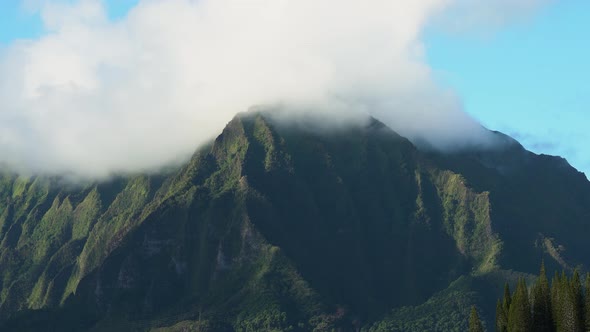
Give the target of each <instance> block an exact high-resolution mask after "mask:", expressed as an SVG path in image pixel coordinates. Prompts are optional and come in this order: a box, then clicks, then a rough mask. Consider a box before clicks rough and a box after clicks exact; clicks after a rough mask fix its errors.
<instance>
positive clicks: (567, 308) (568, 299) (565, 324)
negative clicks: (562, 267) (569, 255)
mask: <svg viewBox="0 0 590 332" xmlns="http://www.w3.org/2000/svg"><path fill="white" fill-rule="evenodd" d="M578 283H579V275H578ZM580 288H581V286H580ZM576 289H577V286H575V282H574V278H572V280H571V281H570V280H568V278H567V276H566V275H565V272H563V273H562V276H561V278H560V281H559V302H558V305H559V306H560V307H561V308H560V310H559V314H560V318H559V320H560V322H559V324H558V326H557V330H558V331H568V332H582V324H581V323H582V319H581V315H580V307H579V306H578V303H577V294H576Z"/></svg>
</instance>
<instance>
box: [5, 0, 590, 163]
mask: <svg viewBox="0 0 590 332" xmlns="http://www.w3.org/2000/svg"><path fill="white" fill-rule="evenodd" d="M105 3H106V5H107V8H108V13H109V16H110V18H111V19H114V20H116V19H118V18H121V17H123V16H125V14H126V13H127V11H128V10H129V9H130V8H132V7H133V6H134V5H135V4H136V3H137V0H108V1H105ZM0 9H1V10H0V48H1V47H2V46H7V45H9V44H10V43H11V42H13V41H14V40H16V39H26V38H35V37H38V36H40V35H42V33H43V27H42V24H41V20H40V17H39V15H38V14H37V13H35V12H32V11H27V10H25V9H24V8H23V6H22V5H21V1H19V0H7V1H3V2H2V5H1V7H0ZM588 13H590V1H587V0H567V1H554V2H551V3H550V4H549V5H546V6H544V7H542V8H541V9H540V10H538V11H537V12H535V13H534V14H532V15H531V16H530V17H528V18H526V19H523V20H520V21H518V22H513V23H511V24H509V25H505V26H502V27H499V28H494V29H493V30H490V31H482V30H481V29H479V30H476V31H461V32H449V31H448V30H444V29H437V28H435V27H434V26H432V27H430V28H428V29H427V30H426V31H425V32H424V39H423V40H424V42H425V46H426V57H427V63H428V65H429V66H430V67H431V68H432V69H433V70H434V72H435V76H436V80H437V81H438V83H439V84H441V85H444V86H447V87H449V88H451V89H452V90H454V91H455V92H456V94H457V95H458V96H459V97H460V99H461V100H462V102H463V105H464V108H465V110H466V111H467V112H468V113H469V114H471V115H472V116H473V117H474V118H476V119H477V120H479V121H480V122H481V123H482V124H483V125H485V126H486V127H488V128H490V129H494V130H499V131H502V132H505V133H507V134H509V135H511V136H513V137H515V138H516V139H518V140H519V141H521V143H523V144H524V145H525V147H527V148H529V149H531V150H532V151H534V152H537V153H546V154H554V155H561V156H564V157H566V158H567V159H568V160H569V161H570V163H571V164H573V165H574V166H575V167H577V168H578V169H580V170H582V171H584V172H586V173H587V174H590V151H589V149H588V147H587V145H588V142H590V131H589V130H588V125H589V124H590V61H589V60H588V59H590V38H589V37H588V33H590V20H589V19H588Z"/></svg>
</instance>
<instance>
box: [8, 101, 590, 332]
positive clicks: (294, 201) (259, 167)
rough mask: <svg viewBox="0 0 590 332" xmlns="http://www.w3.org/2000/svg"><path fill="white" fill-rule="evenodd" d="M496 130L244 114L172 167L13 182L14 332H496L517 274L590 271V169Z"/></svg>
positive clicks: (11, 269)
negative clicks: (428, 142)
mask: <svg viewBox="0 0 590 332" xmlns="http://www.w3.org/2000/svg"><path fill="white" fill-rule="evenodd" d="M328 128H329V129H328ZM495 135H497V137H498V138H499V140H500V141H502V142H503V143H502V144H499V145H498V146H497V147H495V148H493V149H479V150H476V149H471V150H464V151H461V152H456V153H452V154H440V153H437V152H432V151H427V150H419V149H417V148H416V147H415V146H414V145H413V144H412V143H411V142H410V141H408V140H407V139H405V138H403V137H401V136H399V135H398V134H396V133H395V132H393V131H392V130H391V129H389V128H388V127H386V126H385V125H384V124H382V123H380V122H379V121H377V120H375V119H370V120H369V121H368V122H366V123H359V124H356V125H353V124H349V125H342V126H326V127H325V128H322V125H321V124H317V121H315V119H312V120H309V121H299V122H292V123H285V122H283V121H280V120H277V119H276V118H275V116H274V115H273V113H272V112H248V113H243V114H239V115H238V116H236V117H235V118H234V119H233V120H232V121H231V122H230V123H229V124H228V125H227V127H226V128H225V129H224V130H223V132H222V133H221V135H219V136H218V137H217V138H216V139H215V141H214V142H212V143H211V144H209V145H207V146H205V147H202V148H200V149H199V150H198V151H197V152H196V153H195V154H194V155H193V157H192V158H191V159H190V161H188V162H187V163H186V164H185V165H183V166H182V167H180V168H178V169H175V170H169V171H166V172H162V173H161V174H137V175H134V176H124V177H117V178H113V179H111V180H109V181H106V182H100V183H86V184H71V183H68V182H65V181H64V180H63V179H60V178H47V177H22V176H18V175H17V174H13V173H10V172H4V173H3V174H2V176H1V177H0V202H2V203H1V204H0V290H1V292H0V330H2V331H5V330H7V331H10V330H15V331H37V330H44V331H47V330H56V331H80V330H92V331H118V330H120V331H133V330H137V331H144V330H152V329H153V330H157V331H187V330H188V331H234V330H235V331H311V330H314V331H331V330H333V329H336V330H340V331H354V330H359V329H361V328H362V329H363V330H367V331H425V330H432V331H453V330H456V331H465V330H466V325H467V317H468V315H469V309H470V307H471V305H473V304H477V305H478V307H479V308H480V313H481V314H482V316H483V318H484V319H485V321H486V322H487V326H488V329H489V330H491V326H492V325H491V324H492V323H491V322H492V319H493V315H494V308H495V301H496V299H497V298H498V297H500V296H501V292H502V287H503V283H504V282H505V281H510V282H514V280H516V278H517V277H519V276H528V275H529V274H532V273H536V272H537V268H538V266H539V264H540V262H541V260H542V259H543V258H544V260H545V263H546V266H547V267H548V271H552V269H557V268H560V269H561V268H565V269H571V268H574V267H580V268H582V269H585V268H586V267H588V266H590V255H589V251H590V246H589V245H587V239H588V238H589V235H590V228H589V227H588V225H589V223H590V183H589V182H588V181H587V179H586V178H585V176H584V175H583V174H582V173H580V172H578V171H576V170H575V169H574V168H572V167H571V166H569V164H567V162H566V161H565V160H563V159H561V158H558V157H550V156H544V155H535V154H533V153H531V152H528V151H526V150H525V149H524V148H523V147H522V146H520V145H519V144H518V143H517V142H516V141H513V140H512V139H510V138H508V137H506V136H504V135H502V134H500V133H495Z"/></svg>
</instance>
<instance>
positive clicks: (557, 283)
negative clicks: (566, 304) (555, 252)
mask: <svg viewBox="0 0 590 332" xmlns="http://www.w3.org/2000/svg"><path fill="white" fill-rule="evenodd" d="M560 290H561V278H560V277H559V275H558V274H557V271H555V275H554V276H553V280H551V313H552V315H551V316H552V318H553V326H554V327H555V329H556V331H561V330H562V329H561V326H562V319H561V317H562V314H561V312H562V301H561V297H562V296H561V292H560Z"/></svg>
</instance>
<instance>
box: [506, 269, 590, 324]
mask: <svg viewBox="0 0 590 332" xmlns="http://www.w3.org/2000/svg"><path fill="white" fill-rule="evenodd" d="M589 291H590V274H586V282H585V290H584V288H583V287H582V282H581V280H580V274H579V273H578V270H575V271H574V273H573V276H572V277H571V278H569V277H568V276H567V275H566V273H565V272H562V273H561V275H560V274H558V273H557V272H556V273H555V276H554V277H553V280H552V281H551V286H549V280H548V279H547V275H546V272H545V266H544V264H543V265H542V266H541V272H540V274H539V277H538V278H537V280H536V282H535V284H534V286H533V287H532V289H531V290H529V289H528V288H527V286H526V281H525V280H524V279H520V280H519V282H518V286H517V288H516V291H515V292H514V293H513V294H510V291H509V290H508V285H506V291H505V294H504V297H503V299H502V300H498V304H497V309H496V331H499V332H502V331H507V332H512V331H519V332H533V331H534V332H537V331H541V332H543V331H548V332H550V331H557V332H561V331H564V332H565V331H573V332H576V331H580V332H581V331H588V330H589V329H590V324H589V322H590V307H589V306H588V305H587V304H588V303H590V293H589Z"/></svg>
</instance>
